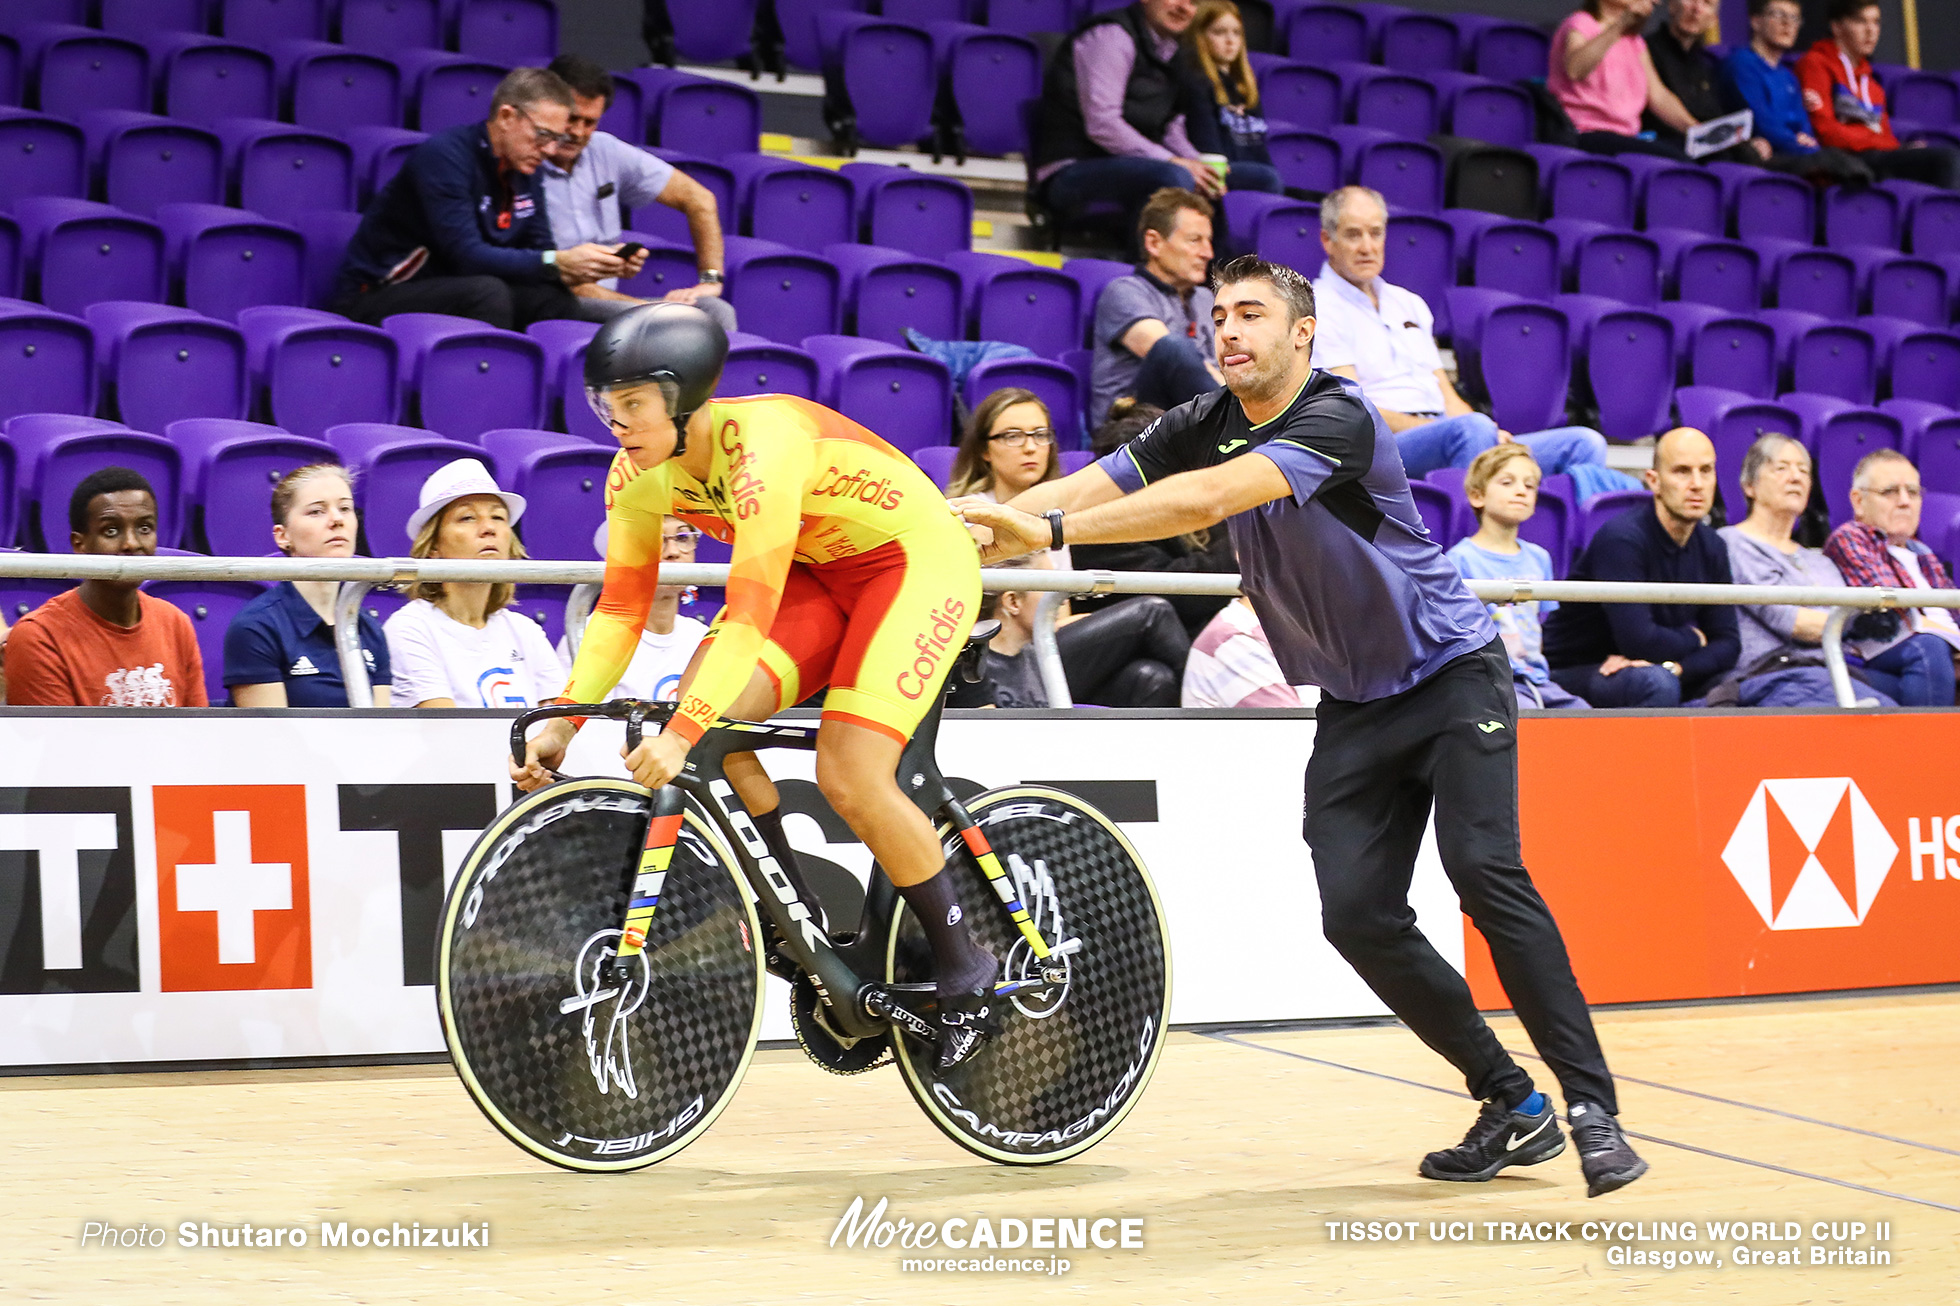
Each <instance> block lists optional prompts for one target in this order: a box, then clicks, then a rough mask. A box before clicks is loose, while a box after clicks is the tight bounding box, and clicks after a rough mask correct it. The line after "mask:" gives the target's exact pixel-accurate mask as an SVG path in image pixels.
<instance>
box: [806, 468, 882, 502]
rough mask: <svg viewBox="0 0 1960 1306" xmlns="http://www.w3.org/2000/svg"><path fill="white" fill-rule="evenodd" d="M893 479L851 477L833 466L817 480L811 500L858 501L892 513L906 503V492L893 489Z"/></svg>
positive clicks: (854, 473)
mask: <svg viewBox="0 0 1960 1306" xmlns="http://www.w3.org/2000/svg"><path fill="white" fill-rule="evenodd" d="M891 484H892V482H891V477H889V476H883V477H880V478H879V479H877V480H875V481H868V480H866V479H865V474H864V473H863V472H852V473H851V474H850V475H849V476H846V475H845V474H844V469H843V468H841V467H839V466H837V465H836V464H834V463H833V464H832V465H831V467H830V469H829V470H828V471H826V472H825V473H824V474H823V475H822V476H821V477H819V478H817V484H816V487H815V488H814V489H812V490H811V491H810V497H811V498H817V497H819V496H823V497H828V498H833V499H856V500H857V501H858V502H859V503H868V504H870V505H871V506H872V507H874V508H883V509H884V510H885V511H887V512H890V511H891V510H892V509H894V508H896V507H898V505H899V504H901V503H903V502H904V501H905V491H903V490H894V489H892V488H891Z"/></svg>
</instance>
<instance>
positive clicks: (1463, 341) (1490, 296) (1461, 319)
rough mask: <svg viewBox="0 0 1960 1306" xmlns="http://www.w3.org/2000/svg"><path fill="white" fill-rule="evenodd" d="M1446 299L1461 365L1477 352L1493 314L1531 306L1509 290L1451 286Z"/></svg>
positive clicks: (1454, 343)
mask: <svg viewBox="0 0 1960 1306" xmlns="http://www.w3.org/2000/svg"><path fill="white" fill-rule="evenodd" d="M1443 298H1444V299H1445V300H1446V301H1448V306H1449V316H1450V347H1451V348H1453V349H1455V350H1456V352H1457V355H1458V359H1459V361H1461V360H1462V358H1463V357H1464V356H1465V355H1475V354H1476V353H1477V352H1478V347H1479V346H1478V342H1479V340H1480V339H1481V338H1482V335H1483V330H1484V320H1485V319H1486V318H1488V317H1489V316H1490V315H1491V313H1492V312H1493V311H1495V310H1496V309H1498V308H1500V307H1502V306H1504V305H1506V304H1526V303H1530V302H1531V301H1530V300H1527V299H1524V298H1522V297H1520V296H1518V295H1514V294H1512V293H1511V292H1509V291H1508V290H1488V289H1485V288H1483V287H1480V286H1451V287H1450V288H1449V289H1448V290H1446V291H1444V292H1443ZM1472 376H1474V373H1473V374H1472Z"/></svg>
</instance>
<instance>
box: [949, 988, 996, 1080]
mask: <svg viewBox="0 0 1960 1306" xmlns="http://www.w3.org/2000/svg"><path fill="white" fill-rule="evenodd" d="M999 1008H1000V999H999V998H998V997H996V996H995V994H994V982H993V979H992V977H991V976H990V977H988V980H987V984H986V987H985V988H981V989H975V990H973V991H972V992H970V993H962V994H959V995H957V996H955V997H951V998H946V997H942V998H940V999H939V1061H938V1066H939V1072H940V1073H941V1074H944V1073H946V1072H947V1071H948V1070H951V1069H952V1068H953V1067H954V1066H957V1065H960V1064H961V1063H962V1062H966V1061H970V1060H972V1059H973V1056H974V1054H975V1053H977V1052H978V1051H979V1050H980V1047H981V1045H982V1044H983V1043H985V1042H986V1041H987V1040H988V1039H990V1038H992V1037H993V1036H994V1035H995V1034H996V1033H998V1032H999V1031H1000V1012H999Z"/></svg>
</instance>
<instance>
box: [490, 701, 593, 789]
mask: <svg viewBox="0 0 1960 1306" xmlns="http://www.w3.org/2000/svg"><path fill="white" fill-rule="evenodd" d="M577 733H578V731H577V730H576V728H574V727H573V725H572V723H571V722H569V721H566V720H563V719H562V718H561V719H559V720H556V721H547V722H545V723H544V724H543V725H541V726H539V727H538V728H537V729H536V730H534V731H532V732H531V737H530V739H529V741H528V742H526V743H525V745H524V765H523V766H519V765H518V764H517V760H516V759H515V758H508V757H507V758H505V759H504V762H505V765H507V766H508V767H509V768H510V778H511V782H512V783H513V784H515V785H516V786H517V787H518V788H519V789H522V790H524V791H525V792H526V793H528V792H530V791H531V790H533V789H542V788H543V787H544V786H546V785H548V784H550V783H551V772H553V771H555V770H557V769H558V768H559V767H560V766H562V765H563V764H564V762H565V749H566V747H567V746H568V745H569V744H570V743H571V742H572V736H573V735H575V734H577Z"/></svg>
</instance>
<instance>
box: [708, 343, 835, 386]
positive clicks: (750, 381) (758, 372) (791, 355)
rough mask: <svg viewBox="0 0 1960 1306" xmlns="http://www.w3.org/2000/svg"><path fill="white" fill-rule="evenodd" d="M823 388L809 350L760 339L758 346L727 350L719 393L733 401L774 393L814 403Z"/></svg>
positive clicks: (742, 346) (744, 345)
mask: <svg viewBox="0 0 1960 1306" xmlns="http://www.w3.org/2000/svg"><path fill="white" fill-rule="evenodd" d="M822 389H823V378H822V376H821V375H820V374H819V371H818V368H817V360H816V359H814V358H812V357H810V355H809V353H808V352H807V351H805V350H802V349H799V348H797V347H796V346H795V345H779V344H775V343H773V342H770V341H767V340H760V338H758V341H757V342H756V343H744V344H739V345H736V346H735V347H733V348H732V349H730V350H729V351H728V364H727V366H725V367H724V368H722V373H721V385H720V387H719V388H718V390H717V391H716V393H717V394H719V395H720V396H722V397H724V398H731V399H733V398H740V397H741V396H743V395H766V394H775V395H795V396H796V397H797V398H799V399H812V400H814V399H816V398H817V396H818V394H819V393H820V392H821V391H822Z"/></svg>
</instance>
